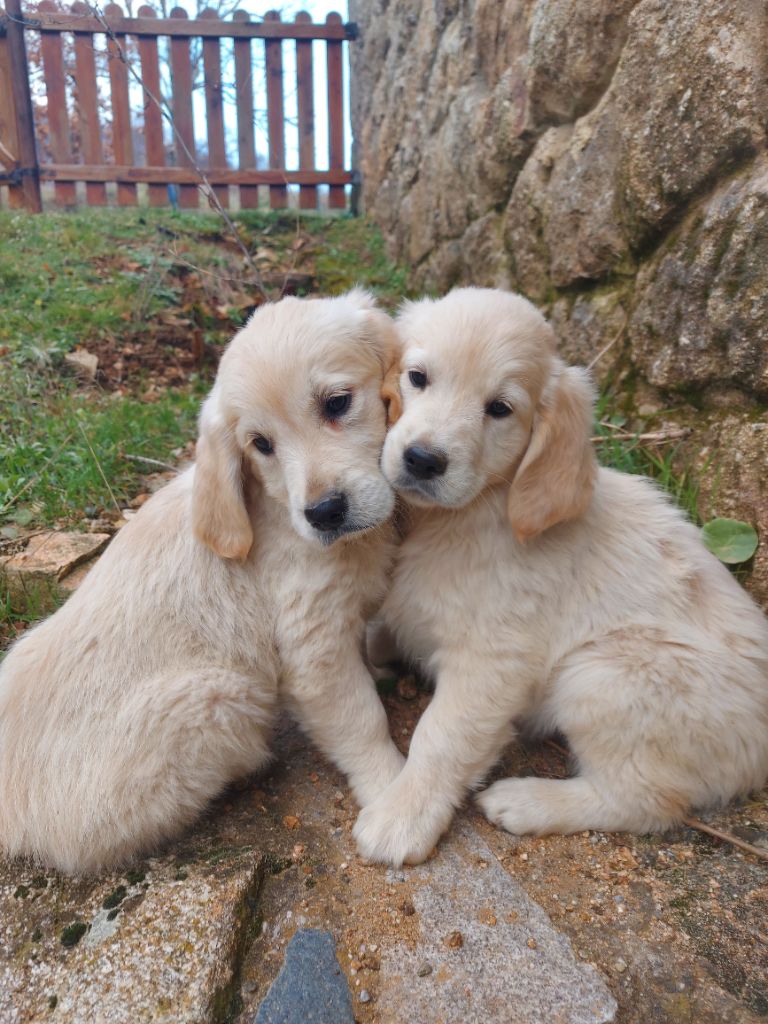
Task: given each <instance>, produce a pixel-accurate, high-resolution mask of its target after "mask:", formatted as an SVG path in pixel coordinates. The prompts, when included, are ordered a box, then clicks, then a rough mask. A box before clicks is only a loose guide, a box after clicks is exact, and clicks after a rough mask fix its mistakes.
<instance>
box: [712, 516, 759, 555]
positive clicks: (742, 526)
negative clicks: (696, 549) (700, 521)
mask: <svg viewBox="0 0 768 1024" xmlns="http://www.w3.org/2000/svg"><path fill="white" fill-rule="evenodd" d="M701 537H702V540H703V541H704V544H705V545H706V547H707V548H708V549H709V550H710V551H711V552H712V554H713V555H716V556H717V558H719V559H720V561H721V562H725V564H726V565H741V564H742V563H743V562H748V561H749V560H750V558H751V557H752V556H753V555H754V553H755V551H756V550H757V533H756V532H755V529H754V527H752V526H750V525H749V523H742V522H741V521H740V520H738V519H712V520H710V522H708V523H705V524H704V526H703V527H702V530H701Z"/></svg>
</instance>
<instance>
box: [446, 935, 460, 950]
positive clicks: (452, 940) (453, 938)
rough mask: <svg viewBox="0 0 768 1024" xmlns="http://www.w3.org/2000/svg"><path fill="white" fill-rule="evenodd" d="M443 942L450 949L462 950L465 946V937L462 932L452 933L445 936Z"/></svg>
mask: <svg viewBox="0 0 768 1024" xmlns="http://www.w3.org/2000/svg"><path fill="white" fill-rule="evenodd" d="M443 942H444V943H445V944H446V946H447V947H448V948H449V949H461V947H462V946H463V945H464V936H463V935H462V934H461V932H451V933H450V934H449V935H446V936H445V938H444V939H443Z"/></svg>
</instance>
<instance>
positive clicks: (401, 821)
mask: <svg viewBox="0 0 768 1024" xmlns="http://www.w3.org/2000/svg"><path fill="white" fill-rule="evenodd" d="M451 814H452V811H451V810H449V811H448V812H447V813H445V812H440V811H439V810H437V809H436V808H428V809H424V808H420V807H414V806H410V807H409V806H408V802H407V801H404V800H401V799H399V798H398V796H396V795H394V794H390V793H384V794H382V796H380V797H379V798H378V799H377V800H375V801H374V802H373V803H372V804H369V805H368V806H367V807H366V808H365V809H364V810H362V811H361V812H360V815H359V817H358V819H357V822H356V823H355V827H354V830H353V833H352V834H353V835H354V837H355V840H356V841H357V848H358V850H359V851H360V854H361V856H363V857H365V859H366V860H369V861H374V862H376V863H380V864H391V865H393V866H394V867H400V865H401V864H420V863H421V862H422V861H423V860H426V858H427V857H428V856H429V854H430V853H431V851H432V850H433V848H434V846H435V844H436V843H437V841H438V839H439V838H440V836H441V834H442V833H443V831H444V830H445V829H446V828H447V826H448V823H449V822H450V820H451Z"/></svg>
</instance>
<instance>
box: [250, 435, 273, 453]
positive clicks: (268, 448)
mask: <svg viewBox="0 0 768 1024" xmlns="http://www.w3.org/2000/svg"><path fill="white" fill-rule="evenodd" d="M252 440H253V447H254V448H255V449H256V450H257V451H259V452H261V454H262V455H271V454H272V453H273V452H274V450H275V448H274V445H273V444H272V442H271V441H270V440H269V438H268V437H264V435H263V434H256V436H255V437H254V438H252Z"/></svg>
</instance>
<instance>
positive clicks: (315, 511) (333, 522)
mask: <svg viewBox="0 0 768 1024" xmlns="http://www.w3.org/2000/svg"><path fill="white" fill-rule="evenodd" d="M304 517H305V518H306V520H307V522H308V523H310V524H311V525H312V526H314V528H315V529H316V530H321V531H323V532H325V531H329V530H338V529H339V527H340V526H343V525H344V520H345V519H346V518H347V499H346V498H345V497H344V495H343V494H327V495H326V496H325V497H324V498H323V499H322V500H321V501H318V503H317V504H316V505H307V507H306V508H305V509H304Z"/></svg>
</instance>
